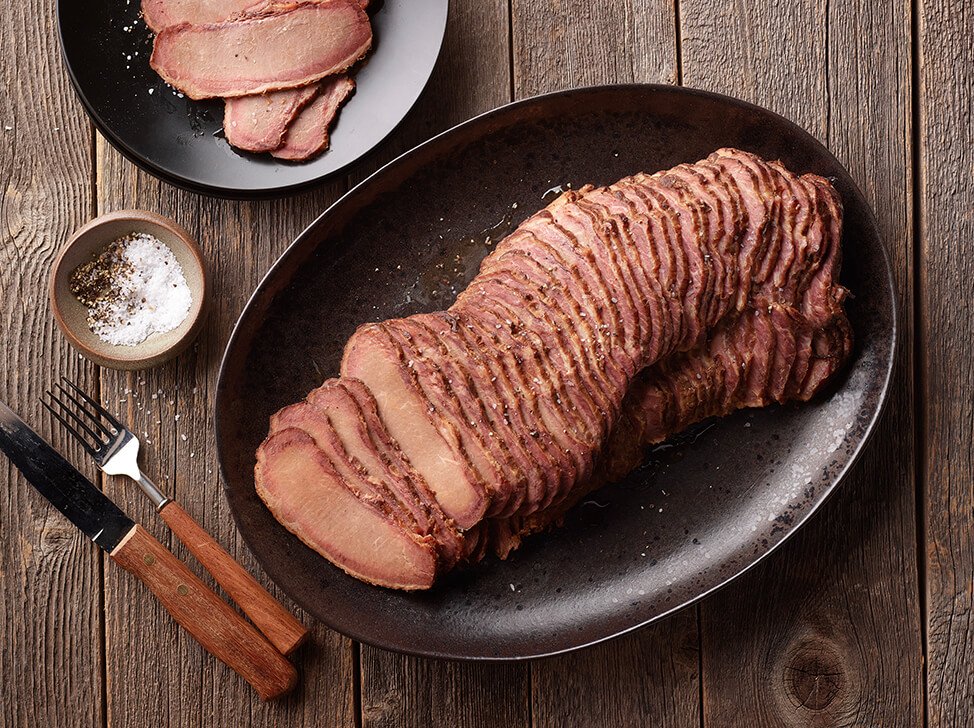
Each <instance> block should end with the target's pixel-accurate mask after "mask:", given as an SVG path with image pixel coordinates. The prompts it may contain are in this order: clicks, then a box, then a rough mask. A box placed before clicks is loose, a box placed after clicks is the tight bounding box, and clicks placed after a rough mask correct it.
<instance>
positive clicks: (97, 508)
mask: <svg viewBox="0 0 974 728" xmlns="http://www.w3.org/2000/svg"><path fill="white" fill-rule="evenodd" d="M0 450H2V451H3V452H4V453H5V454H6V456H7V457H8V458H10V461H11V462H12V463H13V464H14V465H16V466H17V469H18V470H20V472H21V473H23V474H24V477H25V478H27V481H28V482H29V483H30V484H31V485H33V486H34V488H36V489H37V490H38V491H39V492H40V494H41V495H43V496H44V497H45V498H47V500H49V501H50V502H51V504H52V505H53V506H54V507H55V508H57V509H58V510H59V511H61V513H63V514H64V515H65V516H66V517H67V519H68V520H69V521H71V523H73V524H74V525H75V526H77V527H78V528H79V529H80V530H81V532H82V533H84V534H85V535H86V536H87V537H88V538H90V539H91V540H92V541H94V542H95V543H96V544H98V545H99V546H100V547H101V548H103V549H104V550H105V551H107V552H109V553H111V552H112V551H113V550H114V549H115V547H116V546H118V544H119V543H121V541H122V540H123V539H124V538H125V536H126V535H127V534H128V533H129V532H130V531H131V530H132V529H133V528H135V521H133V520H132V519H131V518H129V517H128V516H126V515H125V514H124V513H123V512H122V511H121V509H119V507H118V506H117V505H115V504H114V503H113V502H112V501H111V500H109V498H108V496H106V495H105V494H104V493H102V492H101V491H100V490H98V488H96V487H95V485H94V483H92V482H91V481H90V480H88V478H86V477H85V476H84V475H82V474H81V473H80V472H78V470H77V468H75V467H74V466H73V465H72V464H71V463H69V462H68V461H67V460H65V459H64V458H63V457H62V456H61V454H60V453H59V452H58V451H57V450H55V449H54V448H53V447H51V446H50V445H48V444H47V442H45V441H44V439H43V438H41V436H40V435H38V434H37V433H36V432H34V430H32V429H31V428H30V426H29V425H28V424H27V423H26V422H24V421H23V420H22V419H20V417H18V416H17V414H16V413H15V412H14V411H13V410H12V409H10V408H9V407H8V406H7V405H6V404H4V403H3V402H0Z"/></svg>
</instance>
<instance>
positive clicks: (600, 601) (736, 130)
mask: <svg viewBox="0 0 974 728" xmlns="http://www.w3.org/2000/svg"><path fill="white" fill-rule="evenodd" d="M721 146H735V147H739V148H742V149H746V150H750V151H753V152H756V153H758V154H760V155H762V156H764V157H766V158H771V159H775V158H780V159H782V160H783V161H784V162H785V164H786V165H787V166H788V167H790V168H791V169H793V170H795V171H799V172H805V171H812V172H816V173H818V174H821V175H824V176H827V177H830V178H832V179H833V180H835V184H836V186H837V188H838V189H839V191H840V193H841V195H842V199H843V201H844V205H845V230H844V253H845V262H844V267H843V278H842V280H843V282H844V284H845V285H846V286H848V287H849V288H850V289H851V290H852V291H853V293H854V294H855V297H854V299H853V300H851V302H850V303H849V314H850V317H851V320H852V323H853V327H854V330H855V334H856V347H855V351H854V354H853V357H852V361H851V362H850V364H849V367H848V370H847V371H846V373H845V374H844V375H843V376H842V377H841V378H840V381H839V382H838V383H837V384H836V385H835V386H834V387H833V389H832V390H831V391H830V392H828V393H826V395H825V396H823V397H821V398H820V399H818V400H817V401H815V402H813V403H810V404H807V405H801V406H797V405H796V406H785V407H771V408H768V409H764V410H756V411H745V412H739V413H737V414H735V415H733V416H730V417H727V418H724V419H721V420H717V421H712V422H708V423H705V424H704V425H702V426H700V427H698V428H696V429H695V430H694V431H693V432H692V433H689V434H684V435H683V436H681V437H678V438H676V439H675V440H674V441H672V442H670V443H667V444H666V445H665V446H663V447H659V448H656V450H654V451H653V452H651V453H650V454H649V456H648V459H647V461H646V463H645V464H644V465H643V466H642V467H641V468H640V469H638V470H637V471H636V472H634V473H632V474H631V475H630V476H629V477H627V478H626V479H625V480H624V481H623V482H621V483H617V484H615V485H612V486H609V487H606V488H604V489H602V490H600V491H598V492H596V493H595V494H593V495H592V496H591V497H590V498H588V499H586V501H585V502H584V503H583V504H581V505H580V506H579V507H577V508H576V509H575V510H574V512H573V513H572V514H571V515H570V517H569V519H568V522H567V523H566V524H565V526H564V527H563V528H560V529H556V530H554V531H552V532H551V533H548V534H544V535H540V536H536V537H534V538H531V539H529V540H527V542H526V543H525V545H524V546H523V547H522V548H521V549H520V550H519V551H517V552H515V553H514V554H513V555H512V556H511V558H510V559H508V560H507V561H504V562H501V561H498V560H497V559H494V558H488V559H487V560H486V561H485V562H483V563H482V564H479V565H477V566H476V567H474V568H470V569H466V570H460V571H457V572H456V573H453V574H450V575H448V576H447V577H446V578H445V579H444V580H443V581H442V582H441V583H439V584H438V585H437V586H436V587H435V588H434V589H432V590H431V591H429V592H427V593H412V594H410V593H402V592H395V591H388V590H384V589H380V588H376V587H371V586H368V585H366V584H363V583H361V582H358V581H356V580H355V579H352V578H351V577H348V576H346V575H345V574H343V573H342V572H340V571H339V570H338V569H336V568H334V567H333V566H331V565H330V564H329V563H328V562H327V561H325V560H324V559H322V558H320V557H319V556H318V555H316V554H315V553H314V552H312V551H311V550H309V549H308V548H306V547H305V546H303V545H302V544H301V542H300V541H298V539H296V538H295V537H294V536H292V535H291V534H289V533H288V532H287V531H286V530H285V529H284V528H283V527H281V526H280V525H279V524H278V523H277V522H276V521H275V520H274V519H273V517H272V516H271V514H270V513H269V512H268V511H267V510H266V508H264V506H263V504H262V503H261V501H260V500H259V499H258V498H257V496H256V494H255V492H254V484H253V466H254V450H255V449H256V447H257V445H258V444H259V443H260V441H261V439H262V438H263V437H264V435H265V433H266V429H267V418H268V416H269V415H270V414H271V413H272V412H274V411H275V410H276V409H278V408H279V407H281V406H283V405H286V404H289V403H291V402H295V401H297V400H299V399H301V398H303V397H304V395H305V394H306V393H307V392H308V391H309V390H310V389H312V388H313V387H315V386H317V385H318V384H320V383H321V382H322V381H323V380H324V379H325V378H326V377H328V376H332V375H334V374H336V373H337V371H338V365H339V360H340V356H341V351H342V346H343V345H344V343H345V341H346V340H347V338H348V337H349V336H350V335H351V334H352V332H353V331H354V329H355V327H356V326H357V325H359V324H361V323H363V322H365V321H371V320H378V319H384V318H388V317H393V316H403V315H407V314H411V313H414V312H417V311H429V310H435V309H440V308H444V307H446V306H447V305H449V303H450V302H451V301H452V299H453V297H454V295H455V294H456V292H457V291H458V290H460V289H462V288H463V287H464V286H465V285H466V283H467V282H468V281H469V280H470V278H471V277H472V276H473V275H474V274H475V272H476V270H477V265H478V263H479V261H480V259H481V258H482V257H483V256H484V255H485V254H487V253H488V252H489V251H490V250H491V246H490V244H489V243H490V241H496V240H498V239H499V238H500V237H502V236H503V235H505V234H506V233H507V232H509V231H510V230H511V229H513V227H515V226H516V225H517V223H518V222H519V221H520V220H522V219H524V218H525V217H526V216H528V215H529V214H531V213H532V212H534V211H535V210H537V209H539V208H540V207H542V206H543V205H544V204H545V201H546V200H548V199H550V198H551V195H553V194H555V191H556V190H557V189H558V188H560V187H565V186H567V185H569V184H572V185H574V186H578V185H581V184H582V183H585V182H594V183H603V184H604V183H609V182H613V181H615V180H616V179H618V178H620V177H623V176H625V175H627V174H631V173H633V172H636V171H640V170H644V171H656V170H658V169H664V168H666V167H669V166H671V165H674V164H676V163H679V162H692V161H696V160H697V159H700V158H702V157H705V156H706V155H707V154H708V153H710V152H711V151H713V150H714V149H716V148H718V147H721ZM893 301H894V291H893V285H892V277H891V274H890V267H889V263H888V260H887V258H886V254H885V252H884V249H883V244H882V241H881V240H880V238H879V233H878V231H877V228H876V224H875V221H874V218H873V215H872V213H871V211H870V209H869V207H868V205H867V203H866V201H865V200H864V199H863V196H862V194H861V193H860V191H859V190H858V189H857V187H856V185H855V183H854V182H853V180H852V179H851V178H850V176H849V174H848V172H846V170H845V169H843V167H842V166H841V165H840V164H839V163H838V162H837V161H836V159H835V158H834V157H833V156H832V155H831V154H830V153H829V152H828V151H827V150H826V149H825V148H824V147H823V146H822V145H821V144H819V143H818V142H817V141H815V140H814V139H813V138H812V137H811V136H810V135H809V134H807V133H806V132H804V131H803V130H801V129H800V128H798V127H797V126H795V125H794V124H792V123H791V122H789V121H787V120H785V119H783V118H781V117H780V116H777V115H775V114H773V113H771V112H769V111H766V110H764V109H761V108H758V107H755V106H752V105H750V104H747V103H744V102H741V101H737V100H734V99H730V98H726V97H722V96H718V95H714V94H710V93H703V92H700V91H691V90H686V89H682V88H675V87H665V86H612V87H598V88H588V89H578V90H573V91H566V92H561V93H556V94H552V95H548V96H542V97H538V98H533V99H528V100H526V101H521V102H518V103H514V104H511V105H509V106H505V107H503V108H500V109H497V110H495V111H492V112H489V113H487V114H484V115H483V116H480V117H477V118H475V119H473V120H471V121H468V122H466V123H464V124H461V125H460V126H458V127H456V128H454V129H452V130H450V131H448V132H445V133H444V134H441V135H440V136H438V137H435V138H434V139H431V140H430V141H428V142H426V143H425V144H422V145H421V146H419V147H417V148H415V149H413V150H412V151H410V152H408V153H407V154H405V155H403V156H402V157H400V158H399V159H397V160H395V161H394V162H392V163H390V164H389V165H387V166H386V167H384V168H383V169H381V170H380V171H379V172H377V173H376V174H374V175H373V176H372V177H370V178H369V179H367V180H366V181H364V182H363V183H361V184H360V185H358V186H357V187H356V188H355V189H353V190H352V191H351V192H349V193H348V194H347V195H346V196H345V197H343V198H342V199H341V200H339V201H338V202H337V203H336V204H335V205H333V206H332V207H331V208H330V209H329V210H327V211H326V212H325V213H324V214H323V215H321V217H319V218H318V220H316V221H315V222H314V224H312V225H311V226H310V227H309V228H308V229H307V230H305V231H304V232H303V233H302V234H301V235H300V236H299V237H298V238H297V240H295V242H294V243H293V244H292V245H291V247H290V248H289V249H288V250H287V252H286V253H285V254H284V255H283V256H282V258H281V259H280V260H279V261H278V262H277V264H276V265H275V266H274V267H273V268H272V270H271V271H270V273H269V274H268V275H267V277H266V278H265V279H264V281H263V282H262V283H261V285H260V287H259V288H258V289H257V291H256V293H255V294H254V296H253V298H252V299H251V301H250V303H249V304H248V306H247V308H246V310H245V311H244V312H243V315H242V316H241V318H240V321H239V323H238V324H237V327H236V329H235V331H234V334H233V337H232V339H231V341H230V344H229V346H228V349H227V352H226V355H225V358H224V361H223V366H222V371H221V375H220V381H219V387H218V392H217V402H216V421H217V443H218V448H219V457H220V462H221V467H222V470H223V474H224V478H225V483H226V494H227V497H228V498H229V501H230V505H231V508H232V510H233V513H234V515H235V517H236V519H237V523H238V525H239V527H240V530H241V532H242V534H243V535H244V538H245V539H246V540H247V543H248V544H249V545H250V547H251V548H252V549H253V551H254V553H255V554H256V555H257V557H258V559H259V560H260V562H261V564H262V565H263V566H264V568H265V569H266V570H267V573H268V574H269V575H270V577H271V578H272V579H274V581H276V582H277V583H278V584H279V585H280V586H281V587H282V588H283V589H284V590H285V591H286V592H287V593H288V594H289V595H291V596H292V597H293V598H294V599H295V600H296V601H297V602H298V603H299V604H300V605H301V606H302V607H304V608H305V609H307V610H308V611H309V612H310V613H312V614H314V615H315V616H317V617H319V618H320V619H321V620H322V621H323V622H325V623H326V624H327V625H329V626H330V627H332V628H334V629H336V630H338V631H340V632H342V633H344V634H346V635H349V636H351V637H353V638H355V639H358V640H362V641H364V642H368V643H371V644H373V645H377V646H379V647H383V648H387V649H390V650H397V651H401V652H407V653H413V654H419V655H427V656H434V657H445V658H456V659H488V660H489V659H527V658H533V657H538V656H543V655H550V654H555V653H559V652H564V651H567V650H572V649H575V648H578V647H582V646H585V645H590V644H593V643H596V642H599V641H601V640H605V639H608V638H610V637H613V636H617V635H620V634H623V633H625V632H627V631H629V630H632V629H635V628H637V627H639V626H641V625H645V624H647V623H649V622H652V621H654V620H657V619H659V618H660V617H662V616H663V615H665V614H667V613H669V612H672V611H673V610H676V609H679V608H680V607H683V606H685V605H687V604H689V603H691V602H693V601H694V600H696V599H699V598H700V597H702V596H703V595H705V594H707V593H708V592H710V591H712V590H714V589H716V588H718V587H720V586H721V585H723V584H726V583H727V582H728V581H729V580H730V579H733V578H734V577H735V576H738V575H739V574H741V573H742V572H743V571H744V570H746V569H747V568H749V567H750V566H752V565H754V564H755V563H756V562H758V561H759V560H760V559H762V558H763V557H765V556H766V555H767V554H769V553H770V552H771V551H772V550H774V549H775V548H776V547H777V546H778V545H780V544H781V542H782V541H784V540H785V539H786V538H787V537H788V536H789V535H790V534H792V533H794V532H795V530H796V529H797V528H798V527H799V526H801V525H802V524H803V523H804V522H805V521H806V520H807V519H808V517H809V516H810V515H811V514H812V513H813V512H814V511H815V510H816V509H817V508H818V507H819V506H820V505H821V504H822V502H823V501H824V499H825V498H826V497H827V496H828V495H829V493H830V492H831V491H832V490H833V489H834V488H835V487H836V486H837V485H838V483H839V482H840V481H841V479H842V477H843V475H844V474H845V473H846V472H847V471H848V469H849V467H850V466H851V465H852V463H853V461H854V460H855V459H856V457H857V455H858V454H859V452H860V451H861V449H862V447H863V445H864V444H865V442H866V440H867V438H868V436H869V434H870V432H871V430H872V428H873V425H874V423H875V422H876V419H877V417H878V416H879V413H880V410H881V407H882V404H883V401H884V398H885V393H886V388H887V384H888V381H889V375H890V371H891V366H892V361H893V349H894V342H895V329H896V323H895V317H894V305H893Z"/></svg>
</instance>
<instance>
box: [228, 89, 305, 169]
mask: <svg viewBox="0 0 974 728" xmlns="http://www.w3.org/2000/svg"><path fill="white" fill-rule="evenodd" d="M320 88H321V84H320V83H318V84H313V85H311V86H303V87H301V88H292V89H284V90H282V91H271V92H269V93H266V94H258V95H255V96H238V97H237V98H233V99H227V100H226V101H225V102H224V105H223V133H224V135H225V136H226V138H227V141H228V142H229V143H230V144H231V145H232V146H234V147H237V149H243V150H245V151H248V152H271V151H273V150H275V149H278V148H280V146H281V144H283V143H284V135H285V133H287V132H288V131H289V128H291V127H292V126H293V123H292V122H294V121H295V119H297V118H298V115H299V114H301V112H302V111H303V110H304V109H305V107H307V106H308V105H309V104H310V103H311V102H312V101H314V100H315V97H317V96H318V92H319V89H320Z"/></svg>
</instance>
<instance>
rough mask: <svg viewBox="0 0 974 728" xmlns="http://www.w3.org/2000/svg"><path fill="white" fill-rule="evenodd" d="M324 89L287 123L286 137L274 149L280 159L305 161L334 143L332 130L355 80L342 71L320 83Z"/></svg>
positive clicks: (273, 153)
mask: <svg viewBox="0 0 974 728" xmlns="http://www.w3.org/2000/svg"><path fill="white" fill-rule="evenodd" d="M320 87H321V92H320V93H319V94H318V97H317V98H316V99H315V100H314V101H312V102H311V103H310V104H308V105H307V106H305V107H304V108H303V109H302V110H301V112H300V113H299V114H298V115H297V117H296V118H293V121H291V122H290V123H289V124H288V126H287V132H286V133H285V134H284V136H283V141H282V143H281V144H279V145H278V146H276V147H274V148H273V150H271V155H272V156H274V157H276V158H277V159H287V160H289V161H292V162H301V161H304V160H306V159H311V158H312V157H316V156H318V155H319V154H321V153H322V152H324V151H325V150H326V149H328V145H329V143H330V138H329V133H330V131H331V127H332V126H333V125H334V123H335V119H337V118H338V111H339V109H341V107H342V105H343V104H344V103H345V101H347V100H348V98H349V96H351V95H352V92H353V91H354V90H355V81H353V80H352V79H351V78H350V77H349V76H345V75H338V76H333V77H331V78H326V79H325V80H324V81H322V82H321V83H320Z"/></svg>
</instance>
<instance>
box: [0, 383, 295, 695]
mask: <svg viewBox="0 0 974 728" xmlns="http://www.w3.org/2000/svg"><path fill="white" fill-rule="evenodd" d="M0 450H2V451H3V452H4V453H5V454H6V455H7V457H8V458H9V459H10V461H11V462H12V463H13V464H14V465H15V466H17V469H18V470H20V472H21V473H23V475H24V477H25V478H26V479H27V481H28V482H29V483H30V484H31V485H33V486H34V488H36V489H37V490H38V492H40V494H41V495H43V496H44V497H45V498H47V500H48V501H50V502H51V504H52V505H53V506H54V507H55V508H57V509H58V510H59V511H61V513H63V514H64V515H65V516H66V517H67V518H68V520H69V521H71V522H72V523H73V524H74V525H75V526H77V527H78V529H79V530H80V531H81V532H82V533H84V534H85V535H86V536H87V537H88V538H90V539H91V540H92V541H94V542H95V543H96V544H97V545H98V546H99V547H101V548H102V549H104V550H105V551H106V552H107V553H108V555H109V556H110V557H111V559H112V560H113V561H114V562H115V563H117V564H119V565H120V566H121V567H122V568H123V569H125V570H127V571H130V572H131V573H133V574H134V575H135V576H136V577H138V578H139V580H140V581H142V583H143V584H145V585H146V586H147V587H149V590H150V591H152V593H153V594H154V595H155V596H156V598H157V599H158V600H159V601H160V602H161V603H162V605H163V606H164V607H165V608H166V611H168V612H169V614H171V615H172V617H173V619H175V620H176V621H177V622H178V623H179V624H180V625H182V626H183V628H185V629H186V630H187V631H188V632H189V633H190V634H191V635H193V637H195V638H196V640H197V641H198V642H199V643H200V644H201V645H202V646H203V647H204V648H206V649H207V650H209V652H211V653H212V654H213V655H214V656H216V657H217V658H219V659H220V660H222V661H223V662H224V663H226V664H227V665H228V666H229V667H230V668H232V669H233V670H234V671H236V672H237V673H238V674H239V675H240V676H241V677H243V678H244V680H246V681H247V682H248V683H250V684H251V685H252V686H253V688H254V689H255V690H256V691H257V693H258V694H259V695H260V697H261V698H262V699H264V700H270V699H272V698H276V697H279V696H281V695H284V694H285V693H287V692H288V691H290V690H291V689H292V688H293V687H294V685H295V683H296V682H297V671H296V670H295V669H294V666H293V665H292V664H291V663H290V662H289V661H288V659H287V658H286V657H284V655H282V654H281V653H280V652H278V651H277V649H276V648H275V647H274V646H273V645H272V644H271V643H270V642H268V641H267V639H266V638H265V637H264V636H263V635H262V634H260V632H258V631H257V630H256V628H254V627H253V625H251V624H250V623H249V622H247V621H246V620H244V618H243V617H241V616H240V615H239V614H238V613H237V612H236V611H234V609H233V608H232V607H230V605H229V604H227V603H226V602H225V601H224V600H223V599H221V598H220V597H219V596H217V595H216V593H215V592H213V591H212V590H211V589H210V588H209V587H207V586H206V584H204V583H203V582H202V581H201V580H200V579H199V578H198V577H197V576H196V575H195V574H194V573H193V572H192V571H190V570H189V567H187V566H186V565H185V564H184V563H183V562H182V561H180V560H179V559H177V558H176V557H175V556H174V555H173V554H172V553H171V552H170V551H169V550H168V549H166V547H165V546H163V545H162V544H161V543H159V542H158V541H157V540H156V539H155V538H153V537H152V535H151V534H149V532H148V531H146V530H145V529H143V528H142V527H141V526H140V525H138V524H137V523H135V521H133V520H132V519H131V518H129V517H128V516H127V515H125V513H123V512H122V511H121V509H119V507H118V506H116V505H115V503H113V502H112V501H111V500H110V499H109V498H108V496H106V495H105V494H104V493H102V492H101V491H100V490H98V488H96V487H95V486H94V484H93V483H92V482H91V481H90V480H88V478H86V477H85V476H84V475H82V474H81V473H80V472H78V470H77V469H76V468H75V467H74V466H73V465H71V464H70V463H69V462H68V461H67V460H65V459H64V458H63V457H62V456H61V455H60V454H59V453H58V452H57V451H56V450H55V449H54V448H53V447H51V446H50V445H49V444H48V443H47V442H45V441H44V440H43V439H42V438H41V437H40V435H38V434H37V433H36V432H34V431H33V430H32V429H31V428H30V427H29V426H28V425H27V424H26V423H25V422H24V421H23V420H21V419H20V417H18V416H17V415H16V413H14V411H13V410H11V409H10V408H9V407H8V406H7V405H5V404H4V403H3V402H0Z"/></svg>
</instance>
